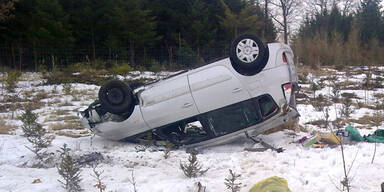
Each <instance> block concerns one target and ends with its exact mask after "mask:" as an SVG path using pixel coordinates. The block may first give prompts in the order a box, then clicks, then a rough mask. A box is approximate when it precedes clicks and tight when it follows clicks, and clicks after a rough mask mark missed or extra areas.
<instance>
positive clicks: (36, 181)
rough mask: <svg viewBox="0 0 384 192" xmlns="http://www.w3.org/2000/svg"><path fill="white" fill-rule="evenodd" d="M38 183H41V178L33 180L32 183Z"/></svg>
mask: <svg viewBox="0 0 384 192" xmlns="http://www.w3.org/2000/svg"><path fill="white" fill-rule="evenodd" d="M36 183H41V180H40V179H35V180H33V182H32V184H36Z"/></svg>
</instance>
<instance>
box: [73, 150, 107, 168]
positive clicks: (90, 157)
mask: <svg viewBox="0 0 384 192" xmlns="http://www.w3.org/2000/svg"><path fill="white" fill-rule="evenodd" d="M102 160H104V157H103V155H102V154H101V153H100V152H92V153H89V154H85V155H82V156H80V158H79V159H78V160H77V162H78V163H79V164H80V165H82V164H90V163H92V162H100V161H102Z"/></svg>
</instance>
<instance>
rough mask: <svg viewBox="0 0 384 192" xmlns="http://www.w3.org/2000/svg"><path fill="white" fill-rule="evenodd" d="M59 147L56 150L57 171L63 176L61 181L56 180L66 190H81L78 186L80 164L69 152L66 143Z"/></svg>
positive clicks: (69, 191) (72, 191)
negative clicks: (57, 157)
mask: <svg viewBox="0 0 384 192" xmlns="http://www.w3.org/2000/svg"><path fill="white" fill-rule="evenodd" d="M60 149H61V150H59V151H58V152H59V154H60V162H59V163H58V164H57V171H58V172H59V174H60V175H61V176H62V177H63V181H60V180H58V181H59V182H60V183H61V184H62V185H63V188H64V189H66V190H67V191H68V192H78V191H83V189H82V188H81V187H80V181H81V178H80V173H81V170H80V165H79V164H78V163H77V162H76V160H75V159H74V158H73V157H72V156H71V154H70V153H69V151H70V150H71V149H69V148H67V144H64V145H63V147H62V148H60Z"/></svg>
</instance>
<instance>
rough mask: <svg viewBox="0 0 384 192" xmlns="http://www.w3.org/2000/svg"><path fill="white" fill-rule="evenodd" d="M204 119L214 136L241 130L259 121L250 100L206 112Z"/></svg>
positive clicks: (255, 109) (253, 104) (254, 106)
mask: <svg viewBox="0 0 384 192" xmlns="http://www.w3.org/2000/svg"><path fill="white" fill-rule="evenodd" d="M206 118H207V120H208V122H209V125H210V126H211V129H212V132H213V133H214V134H215V135H216V136H222V135H226V134H228V133H232V132H235V131H238V130H241V129H243V128H246V127H249V126H251V125H253V124H256V123H258V122H259V121H260V116H259V114H258V110H257V106H256V105H255V103H254V102H252V100H248V101H245V102H241V103H237V104H234V105H230V106H227V107H224V108H221V109H217V110H215V111H211V112H208V113H207V114H206Z"/></svg>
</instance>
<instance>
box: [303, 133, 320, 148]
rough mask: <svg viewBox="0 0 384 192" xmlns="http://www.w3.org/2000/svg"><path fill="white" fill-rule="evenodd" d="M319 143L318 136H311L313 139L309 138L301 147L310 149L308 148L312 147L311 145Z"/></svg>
mask: <svg viewBox="0 0 384 192" xmlns="http://www.w3.org/2000/svg"><path fill="white" fill-rule="evenodd" d="M319 141H320V137H319V136H318V135H315V136H313V137H311V138H309V139H307V140H305V141H304V142H303V143H302V145H303V146H304V147H310V146H312V144H315V143H317V142H319Z"/></svg>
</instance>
